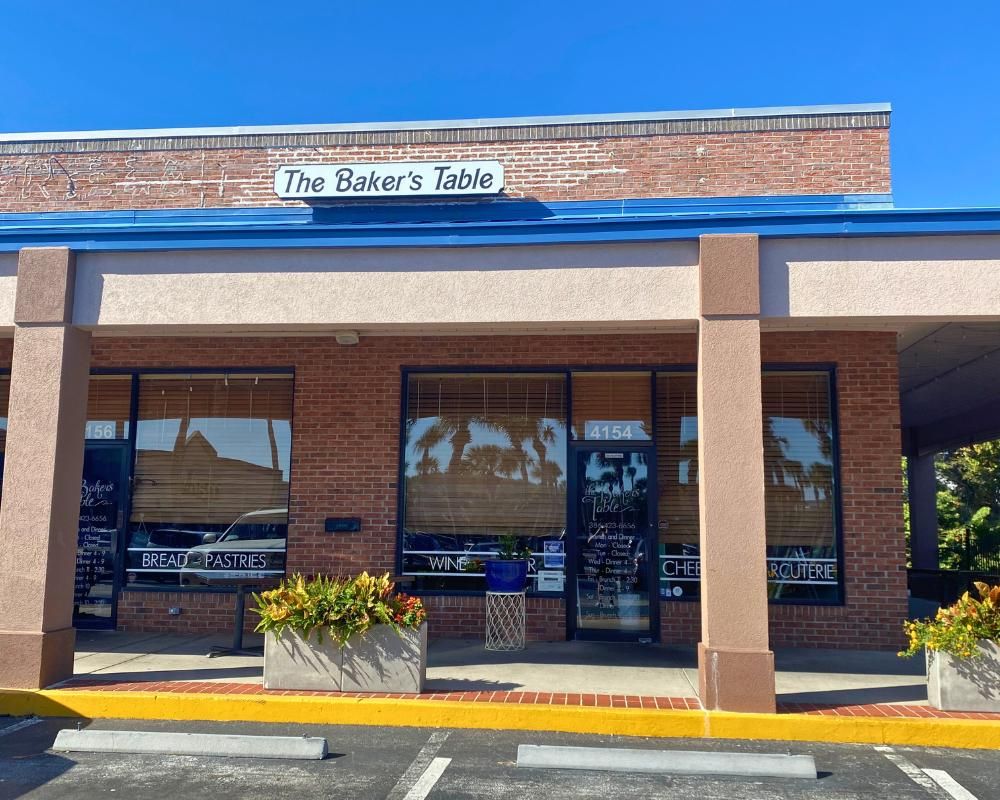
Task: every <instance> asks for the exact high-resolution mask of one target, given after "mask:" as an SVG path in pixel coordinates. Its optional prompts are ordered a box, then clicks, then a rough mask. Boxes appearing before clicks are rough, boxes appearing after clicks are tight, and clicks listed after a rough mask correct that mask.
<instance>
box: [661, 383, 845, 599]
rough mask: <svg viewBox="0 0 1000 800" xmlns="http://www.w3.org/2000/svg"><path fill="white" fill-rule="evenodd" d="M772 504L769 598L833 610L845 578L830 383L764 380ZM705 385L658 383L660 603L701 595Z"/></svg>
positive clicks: (767, 494) (767, 486) (767, 487)
mask: <svg viewBox="0 0 1000 800" xmlns="http://www.w3.org/2000/svg"><path fill="white" fill-rule="evenodd" d="M761 384H762V397H761V400H762V411H763V421H762V422H763V433H764V480H765V483H764V502H765V509H766V524H767V558H768V584H769V593H770V596H771V598H772V599H774V600H779V601H780V600H785V601H790V602H796V601H802V600H807V601H812V602H833V601H836V600H837V599H838V598H839V596H840V595H839V580H838V574H837V569H838V567H837V528H836V496H837V495H836V485H835V481H836V474H835V470H834V427H833V408H832V398H831V391H830V374H829V373H828V372H826V371H767V372H765V373H764V374H763V376H762V381H761ZM697 413H698V409H697V376H696V375H695V374H694V373H660V374H658V375H657V378H656V431H655V441H656V450H657V469H658V475H657V478H658V488H659V498H658V501H659V504H658V510H659V520H660V536H659V539H660V595H661V597H663V598H664V599H671V598H685V599H687V598H694V597H697V596H698V584H699V578H700V565H699V564H698V563H697V560H698V537H699V509H698V417H697Z"/></svg>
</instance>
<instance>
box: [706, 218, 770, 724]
mask: <svg viewBox="0 0 1000 800" xmlns="http://www.w3.org/2000/svg"><path fill="white" fill-rule="evenodd" d="M700 248H701V257H700V266H699V274H700V284H701V316H700V319H699V321H698V459H699V465H698V469H699V487H698V489H699V500H700V507H701V536H700V543H701V642H700V644H699V645H698V676H699V689H700V695H701V702H702V704H703V705H704V706H705V708H707V709H723V710H727V711H763V712H773V711H774V710H775V696H774V654H773V653H772V652H771V651H770V650H769V649H768V629H767V572H766V569H767V562H766V558H765V555H766V550H765V532H764V441H763V421H762V411H761V381H760V373H761V360H760V319H759V314H760V281H759V267H758V250H757V237H756V236H755V235H743V234H741V235H708V236H702V237H701V242H700Z"/></svg>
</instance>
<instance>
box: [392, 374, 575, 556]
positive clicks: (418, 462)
mask: <svg viewBox="0 0 1000 800" xmlns="http://www.w3.org/2000/svg"><path fill="white" fill-rule="evenodd" d="M415 384H416V385H415ZM426 384H429V385H426ZM408 399H409V412H408V415H407V417H408V418H407V442H406V457H407V459H406V466H405V480H406V517H405V529H406V531H407V532H420V533H429V534H434V535H436V536H438V537H439V538H440V537H441V536H448V537H451V542H450V545H449V546H452V547H455V548H456V549H463V548H464V542H465V539H466V537H469V536H474V537H482V538H485V539H487V540H490V541H492V540H495V539H496V538H499V536H501V535H504V534H514V535H516V536H522V537H536V536H553V535H560V534H561V533H562V530H563V527H564V524H565V522H564V521H565V497H566V481H565V456H564V452H565V447H564V444H565V438H566V419H565V409H564V403H563V390H562V378H561V377H560V378H557V379H555V378H553V377H551V376H538V377H535V376H524V377H522V376H517V377H511V376H489V377H477V378H470V377H468V376H434V377H433V379H421V378H411V383H410V389H409V392H408Z"/></svg>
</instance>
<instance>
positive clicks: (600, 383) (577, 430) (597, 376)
mask: <svg viewBox="0 0 1000 800" xmlns="http://www.w3.org/2000/svg"><path fill="white" fill-rule="evenodd" d="M650 402H651V399H650V386H649V373H648V372H577V373H574V374H573V438H574V439H584V438H587V436H586V432H585V428H584V426H585V425H586V424H587V423H588V422H595V421H597V420H604V421H609V422H612V421H613V422H627V421H635V422H639V423H641V424H640V425H639V426H637V427H636V430H637V432H638V433H639V435H638V436H636V437H634V438H638V439H649V438H650V435H649V432H650V430H651V429H652V425H651V424H650V423H651V419H652V414H651V413H650Z"/></svg>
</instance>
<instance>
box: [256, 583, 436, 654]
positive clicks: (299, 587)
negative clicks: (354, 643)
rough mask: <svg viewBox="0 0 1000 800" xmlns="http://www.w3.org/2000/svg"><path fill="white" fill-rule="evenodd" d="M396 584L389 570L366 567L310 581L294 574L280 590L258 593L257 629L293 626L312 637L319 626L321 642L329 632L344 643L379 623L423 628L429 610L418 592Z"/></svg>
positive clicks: (305, 635)
mask: <svg viewBox="0 0 1000 800" xmlns="http://www.w3.org/2000/svg"><path fill="white" fill-rule="evenodd" d="M395 588H396V587H395V584H394V583H393V582H392V581H391V580H390V579H389V573H385V574H384V575H369V574H368V573H367V572H362V573H361V574H360V575H357V576H355V577H353V578H332V577H328V576H325V575H318V576H316V577H315V578H312V579H310V580H306V579H305V578H304V577H303V576H302V575H298V574H296V575H292V577H291V578H288V579H287V580H283V581H282V582H281V583H280V584H279V585H278V587H277V588H276V589H270V590H268V591H264V592H261V593H260V594H259V595H257V594H254V595H253V599H254V601H255V602H256V604H257V608H255V609H253V610H254V611H256V612H257V613H258V614H259V615H260V622H259V623H257V627H256V628H255V630H257V631H258V632H266V631H274V632H275V633H279V634H280V633H281V631H282V630H284V629H285V628H291V629H292V630H293V631H295V632H296V633H299V634H301V635H302V636H303V637H304V638H306V639H308V638H309V635H310V634H311V633H312V632H313V631H315V632H316V638H317V639H318V640H320V641H322V637H323V632H324V631H326V632H328V633H329V634H330V635H331V636H332V637H333V638H334V639H335V640H336V641H337V643H338V644H340V646H341V647H343V646H344V644H346V643H347V640H348V639H350V638H351V637H352V636H354V635H357V634H364V633H365V632H366V631H367V630H369V629H370V628H371V627H373V626H375V625H389V626H391V627H392V628H393V629H395V630H396V631H397V632H399V631H400V630H402V629H403V628H413V629H416V628H419V627H420V626H421V625H422V624H423V622H424V621H425V620H426V619H427V610H426V609H425V608H424V605H423V603H422V602H421V601H420V599H419V598H417V597H410V596H408V595H405V594H397V593H396V592H395Z"/></svg>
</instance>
